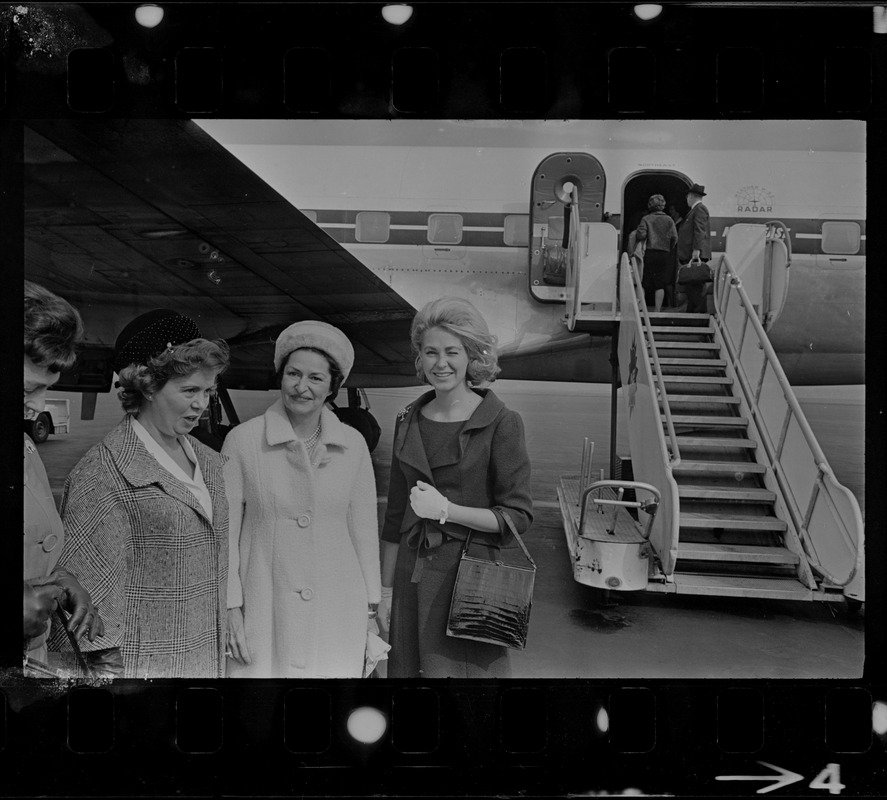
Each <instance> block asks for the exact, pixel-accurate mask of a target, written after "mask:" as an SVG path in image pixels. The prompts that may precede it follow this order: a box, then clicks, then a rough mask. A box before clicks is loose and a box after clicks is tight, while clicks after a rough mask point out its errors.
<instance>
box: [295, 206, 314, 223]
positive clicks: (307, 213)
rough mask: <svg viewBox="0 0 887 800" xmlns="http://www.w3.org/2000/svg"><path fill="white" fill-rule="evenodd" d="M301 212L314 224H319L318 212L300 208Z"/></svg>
mask: <svg viewBox="0 0 887 800" xmlns="http://www.w3.org/2000/svg"><path fill="white" fill-rule="evenodd" d="M299 211H301V212H302V213H303V214H304V215H305V216H306V217H308V219H310V220H311V221H312V222H315V223H316V222H317V212H316V211H306V210H305V209H304V208H300V209H299Z"/></svg>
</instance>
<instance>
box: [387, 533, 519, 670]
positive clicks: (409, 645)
mask: <svg viewBox="0 0 887 800" xmlns="http://www.w3.org/2000/svg"><path fill="white" fill-rule="evenodd" d="M475 550H477V553H475ZM483 550H484V548H483V547H479V546H476V545H474V544H472V546H471V553H472V555H478V556H481V557H483ZM461 552H462V542H461V541H459V540H458V539H451V540H450V541H448V542H445V543H444V544H442V545H441V546H440V547H437V548H435V549H434V550H431V551H430V554H429V555H428V556H427V557H426V558H423V562H424V563H423V564H422V569H421V574H420V576H419V581H418V583H413V582H412V576H413V570H414V567H415V566H416V555H417V551H416V550H415V549H414V548H412V547H408V546H407V545H406V543H405V542H404V543H402V544H401V545H400V549H399V550H398V553H397V568H396V570H395V576H394V594H393V597H392V605H391V633H390V636H389V639H388V641H389V643H390V644H391V652H390V653H389V654H388V677H389V678H509V677H511V664H510V662H509V658H508V648H506V647H500V646H498V645H493V644H486V643H485V642H474V641H471V640H469V639H457V638H455V637H452V636H447V618H448V617H449V614H450V601H451V599H452V597H453V585H454V584H455V582H456V571H457V569H458V567H459V556H460V554H461Z"/></svg>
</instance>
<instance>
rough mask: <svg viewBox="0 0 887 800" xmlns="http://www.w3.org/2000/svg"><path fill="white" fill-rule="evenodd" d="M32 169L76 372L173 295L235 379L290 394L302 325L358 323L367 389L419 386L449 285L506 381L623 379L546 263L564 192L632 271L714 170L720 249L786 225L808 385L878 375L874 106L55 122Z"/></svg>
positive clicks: (35, 254)
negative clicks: (669, 117)
mask: <svg viewBox="0 0 887 800" xmlns="http://www.w3.org/2000/svg"><path fill="white" fill-rule="evenodd" d="M546 165H548V166H546ZM549 167H550V169H549ZM23 170H24V186H25V197H24V201H25V207H24V218H25V274H26V277H28V278H29V279H31V280H35V281H37V282H38V283H42V284H43V285H45V286H47V287H48V288H50V289H52V290H53V291H56V292H58V293H59V294H61V295H62V296H64V297H66V298H67V299H69V300H70V301H71V302H72V303H74V304H75V305H76V306H77V307H78V308H80V310H81V311H82V312H83V314H84V318H85V320H86V328H87V347H86V349H85V351H84V354H83V358H82V359H81V361H80V363H79V365H78V367H77V368H76V372H75V373H74V374H72V375H66V376H64V377H63V379H62V380H63V382H62V383H61V384H60V385H59V387H58V388H60V389H62V390H74V391H85V392H87V393H93V392H96V391H108V390H109V389H110V384H111V372H110V355H111V352H112V348H113V344H114V341H115V338H116V335H117V333H118V332H119V331H120V330H121V329H122V327H123V326H124V325H125V324H126V322H128V321H129V320H130V319H131V318H132V317H133V316H135V315H136V314H138V313H141V312H142V311H146V310H149V309H151V308H157V307H161V306H162V307H170V308H173V309H175V310H177V311H180V312H182V313H186V314H189V315H191V316H193V317H194V318H195V319H196V320H197V321H198V324H199V325H200V327H201V330H202V332H203V334H204V335H205V336H208V337H212V338H216V337H221V338H224V339H226V340H227V341H228V342H229V344H230V346H231V350H232V366H231V368H230V369H229V371H228V372H227V373H226V386H227V387H228V388H244V389H261V390H266V389H268V388H270V386H271V383H270V380H271V369H270V364H271V353H272V349H273V342H274V339H275V337H276V334H277V333H278V332H279V331H280V330H281V329H282V328H283V327H284V326H286V325H288V324H290V323H292V322H293V321H296V320H298V319H308V318H314V319H324V320H326V321H328V322H330V323H332V324H335V325H337V326H339V327H340V328H342V330H343V331H344V332H345V333H346V334H347V335H348V336H349V338H350V339H351V340H352V341H353V342H354V344H355V348H356V364H355V369H354V371H353V372H352V376H351V378H350V380H349V384H350V385H351V386H352V387H353V389H352V392H351V393H350V396H349V401H350V402H351V403H352V404H353V405H355V406H358V407H359V405H360V397H359V395H358V394H357V392H356V390H357V389H358V388H374V387H384V386H406V385H414V384H415V382H416V377H415V371H414V368H413V356H412V354H411V353H410V349H409V341H408V340H409V333H408V332H409V324H410V320H411V318H412V316H413V315H414V313H415V309H416V308H418V307H420V306H421V305H422V304H423V303H424V302H425V301H426V300H428V299H430V298H433V297H437V296H440V295H445V294H451V295H460V296H463V297H466V298H468V299H469V300H471V301H472V302H473V303H474V304H475V305H476V306H477V307H478V308H479V309H480V310H481V312H482V313H483V314H484V316H485V318H486V319H487V321H488V323H489V324H490V327H491V330H492V331H493V333H495V334H496V335H497V336H498V339H499V343H500V347H501V353H502V358H501V362H502V366H503V372H502V376H501V377H504V378H513V379H533V380H557V381H588V382H610V381H611V380H614V379H615V377H614V366H613V364H612V363H611V354H612V350H613V347H612V341H613V334H612V329H608V328H607V327H606V326H604V327H599V328H595V327H593V326H591V327H588V326H586V329H585V330H584V331H583V330H581V329H574V330H571V329H570V326H569V324H568V322H569V320H568V319H567V316H568V315H567V314H566V313H565V306H566V304H567V300H568V297H567V295H568V292H567V291H566V289H565V287H564V286H561V285H558V282H557V280H554V282H550V276H547V275H546V264H548V265H549V266H550V264H551V263H552V262H557V259H558V258H559V257H561V255H560V253H559V251H558V247H557V246H558V243H559V242H560V241H561V238H562V226H563V220H564V210H565V209H566V207H567V203H568V202H569V200H570V199H571V198H572V197H574V196H578V198H579V204H580V208H581V210H582V214H583V217H582V219H583V221H591V222H596V223H606V225H605V226H604V227H605V228H606V229H607V230H608V231H609V230H611V231H612V234H610V233H607V234H606V236H605V238H604V239H603V240H602V241H604V242H605V246H604V247H603V248H602V249H601V250H600V252H599V253H598V254H597V255H598V257H599V258H600V259H602V260H603V261H604V262H606V264H608V265H610V266H612V267H613V268H614V269H615V267H616V265H617V264H618V262H619V255H620V253H621V252H622V251H624V250H625V249H626V246H627V239H628V235H629V233H630V231H631V230H632V229H633V227H634V226H635V224H636V222H637V220H638V219H639V218H640V216H641V214H642V213H643V212H644V211H645V209H646V201H647V198H648V197H649V195H650V194H653V193H656V192H658V193H661V194H664V195H665V196H666V198H667V199H668V200H669V201H670V202H673V203H674V204H675V205H676V206H677V210H678V212H684V211H685V210H686V199H685V196H686V189H687V187H689V186H690V185H691V184H692V183H694V182H697V183H701V184H704V185H705V186H706V187H707V195H706V197H705V202H706V205H707V206H708V208H709V209H710V211H711V217H712V219H711V223H712V224H711V227H712V250H713V253H714V256H715V257H717V255H718V254H719V253H721V252H723V251H724V249H725V242H726V237H727V234H728V231H729V229H730V228H731V226H737V225H739V224H742V223H749V222H755V223H764V222H767V221H770V220H780V221H781V222H782V223H784V225H785V227H786V228H787V230H788V237H787V238H788V242H787V244H788V245H789V246H790V250H791V265H790V268H789V269H788V276H787V278H786V280H787V294H786V296H785V298H784V304H783V305H781V307H780V308H777V309H774V311H773V314H772V315H771V317H772V318H771V319H770V320H769V323H770V325H769V331H768V333H769V336H770V338H771V341H772V343H773V345H774V347H775V348H776V351H777V352H778V353H779V355H780V359H781V363H782V366H783V368H784V370H785V372H786V374H787V375H788V377H789V379H790V380H791V381H792V382H793V383H795V384H805V383H806V384H853V383H862V382H864V351H865V341H864V331H865V299H864V292H865V125H864V123H862V122H859V121H854V120H817V121H809V120H792V121H774V120H768V121H755V120H744V121H650V120H636V121H625V120H622V121H612V120H611V121H606V120H603V121H601V120H598V121H587V120H575V121H569V120H568V121H559V120H555V121H542V120H534V121H516V120H515V121H486V120H449V121H447V120H392V121H384V120H307V119H301V120H208V119H203V120H200V121H189V120H175V119H169V120H112V119H106V120H98V121H92V120H75V119H40V120H37V119H33V120H26V122H25V125H24V166H23ZM545 170H548V175H547V177H546V175H545ZM554 170H560V172H558V173H557V175H555V174H554ZM607 184H609V187H610V190H609V191H607ZM574 185H575V186H576V188H577V190H578V192H577V194H576V195H573V194H571V190H572V188H573V186H574ZM547 281H549V282H547ZM614 291H615V282H614ZM610 311H611V312H612V313H611V314H610V319H611V321H612V320H614V319H615V320H616V322H617V323H618V308H617V307H616V306H615V304H614V305H613V307H612V308H611V309H610ZM93 397H94V395H93ZM223 400H224V397H223ZM92 402H93V404H94V399H93V401H92ZM84 406H85V409H86V412H85V413H89V403H88V402H87V403H85V404H84ZM225 409H226V412H227V413H228V416H229V418H230V419H232V421H234V422H236V410H235V409H233V407H232V406H231V405H230V401H229V403H228V404H226V406H225Z"/></svg>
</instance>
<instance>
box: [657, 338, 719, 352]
mask: <svg viewBox="0 0 887 800" xmlns="http://www.w3.org/2000/svg"><path fill="white" fill-rule="evenodd" d="M656 349H657V350H675V349H677V350H720V349H721V346H720V345H719V344H715V343H714V342H673V341H668V342H663V341H660V340H659V339H657V340H656Z"/></svg>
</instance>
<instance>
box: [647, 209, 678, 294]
mask: <svg viewBox="0 0 887 800" xmlns="http://www.w3.org/2000/svg"><path fill="white" fill-rule="evenodd" d="M647 211H648V213H647V214H646V215H645V216H644V217H643V219H641V221H640V224H639V225H638V228H637V240H638V241H639V242H644V243H645V248H644V277H643V280H642V282H643V287H644V293H645V294H647V295H649V294H652V295H653V302H654V304H655V308H656V311H657V312H658V311H662V301H663V299H664V298H665V288H666V286H667V285H668V281H669V272H670V271H669V260H670V258H671V251H672V248H673V247H674V245H675V243H676V242H677V240H678V232H677V229H676V228H675V224H674V220H673V219H672V218H671V217H670V216H668V214H666V213H665V198H664V197H663V196H662V195H661V194H654V195H652V196H651V197H650V199H649V201H648V202H647ZM647 302H648V303H649V301H647Z"/></svg>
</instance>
